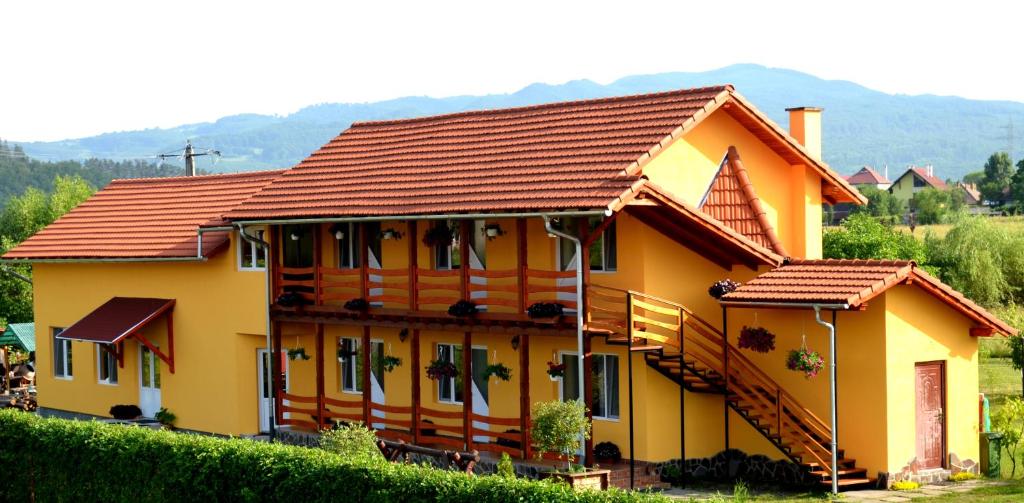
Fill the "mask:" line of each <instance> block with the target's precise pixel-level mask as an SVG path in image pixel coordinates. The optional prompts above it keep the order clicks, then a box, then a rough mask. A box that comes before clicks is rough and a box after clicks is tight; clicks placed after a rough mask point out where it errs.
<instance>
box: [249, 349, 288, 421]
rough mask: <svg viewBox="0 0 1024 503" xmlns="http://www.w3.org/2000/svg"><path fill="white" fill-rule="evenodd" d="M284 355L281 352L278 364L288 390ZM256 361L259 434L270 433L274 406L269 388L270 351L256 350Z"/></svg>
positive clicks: (272, 392) (286, 360)
mask: <svg viewBox="0 0 1024 503" xmlns="http://www.w3.org/2000/svg"><path fill="white" fill-rule="evenodd" d="M284 354H285V353H284V351H282V352H281V355H282V357H281V358H280V360H279V361H280V363H279V364H280V365H281V368H283V369H284V387H285V389H288V359H287V358H284ZM256 359H257V366H258V367H259V368H258V370H257V372H258V375H257V377H256V379H257V381H258V383H257V384H258V385H259V413H260V432H263V433H265V432H269V431H270V420H271V417H270V416H271V414H270V411H271V410H273V405H274V390H273V389H272V387H271V386H272V385H273V380H272V379H271V378H270V371H271V366H270V351H268V350H266V349H258V350H256Z"/></svg>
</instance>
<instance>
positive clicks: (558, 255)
mask: <svg viewBox="0 0 1024 503" xmlns="http://www.w3.org/2000/svg"><path fill="white" fill-rule="evenodd" d="M617 223H618V222H612V223H611V224H609V225H608V227H605V229H604V230H603V231H601V243H602V247H601V267H602V269H593V268H590V264H587V267H588V269H589V271H590V273H591V274H614V273H617V272H619V264H618V259H616V264H615V269H608V265H607V263H608V254H607V253H605V249H604V239H605V237H606V236H607V235H608V228H609V227H611V226H612V225H616V224H617ZM616 231H617V229H616ZM616 237H618V232H616ZM564 239H565V238H561V237H556V239H555V265H556V266H557V267H558V270H559V271H561V272H568V271H575V270H576V269H575V268H572V267H571V265H572V263H573V259H576V260H575V262H576V264H577V267H579V262H580V261H579V260H578V258H579V257H576V253H575V252H573V256H572V257H570V261H569V264H570V265H569V266H567V267H566V268H564V269H563V268H562V241H563V240H564ZM618 246H619V244H618V243H617V242H616V243H615V252H616V254H615V255H616V257H618Z"/></svg>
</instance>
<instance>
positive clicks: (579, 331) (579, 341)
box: [541, 215, 587, 464]
mask: <svg viewBox="0 0 1024 503" xmlns="http://www.w3.org/2000/svg"><path fill="white" fill-rule="evenodd" d="M541 218H543V219H544V229H545V230H547V231H548V235H549V236H558V237H560V238H563V239H568V240H569V241H572V242H573V245H575V246H576V350H577V354H578V355H579V362H578V363H577V365H576V368H577V370H578V371H579V376H578V377H579V381H578V382H579V397H578V399H579V401H580V403H583V387H584V385H583V383H584V382H586V381H585V380H584V375H583V267H584V264H583V263H582V262H583V243H582V242H580V239H579V238H577V237H575V236H572V235H570V234H566V233H564V232H562V231H560V230H558V229H555V228H554V227H552V226H551V216H550V215H541ZM583 405H584V407H586V405H587V404H585V403H583ZM584 415H586V414H585V413H584ZM580 437H581V438H584V437H586V434H585V432H584V431H581V432H580ZM581 441H582V440H581ZM583 461H584V462H585V461H587V460H586V459H584V460H583ZM581 464H582V463H581Z"/></svg>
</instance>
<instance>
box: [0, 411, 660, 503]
mask: <svg viewBox="0 0 1024 503" xmlns="http://www.w3.org/2000/svg"><path fill="white" fill-rule="evenodd" d="M0 446H3V447H2V448H0V464H2V465H3V466H7V467H16V469H11V470H8V471H7V473H6V474H5V477H4V483H3V484H0V501H32V500H34V501H83V500H88V501H108V502H115V503H117V502H133V503H134V502H139V503H149V502H153V503H163V502H171V501H228V502H234V501H281V502H295V501H301V502H303V503H313V502H319V501H339V500H342V499H344V500H345V501H447V502H461V501H465V502H475V503H486V502H491V501H493V502H505V501H578V502H630V501H664V499H663V498H660V497H658V496H652V495H645V494H635V493H634V494H630V493H625V492H622V491H608V492H589V491H582V492H575V491H573V490H572V489H571V488H569V487H568V486H565V485H556V484H551V483H546V482H538V481H529V480H525V479H510V478H502V477H473V476H468V475H465V474H463V473H459V472H454V471H444V470H436V469H431V468H424V467H420V466H415V465H406V464H397V463H366V462H364V461H359V460H353V459H349V458H348V457H346V456H340V455H337V454H332V453H330V452H327V451H326V450H323V449H309V448H303V447H293V446H286V445H280V444H270V443H263V442H255V441H250V440H242V439H223V438H215V437H210V436H205V435H195V434H181V433H173V432H169V431H159V430H152V429H149V428H142V427H137V426H123V425H110V424H103V423H99V422H95V421H88V422H87V421H72V420H64V419H42V418H39V417H38V416H35V415H31V414H25V413H23V412H20V411H15V410H11V409H8V410H2V411H0Z"/></svg>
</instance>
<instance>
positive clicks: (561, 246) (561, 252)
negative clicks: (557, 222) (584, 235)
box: [558, 217, 619, 272]
mask: <svg viewBox="0 0 1024 503" xmlns="http://www.w3.org/2000/svg"><path fill="white" fill-rule="evenodd" d="M577 221H578V220H576V219H575V218H563V219H562V226H561V228H562V229H563V230H565V231H566V232H568V233H570V234H573V235H576V234H577V233H578V227H577V225H578V224H577V223H576V222H577ZM588 223H589V224H590V230H591V231H593V230H594V229H597V227H598V225H600V224H601V218H600V217H592V218H590V219H589V221H588ZM615 224H616V223H615V222H612V223H611V224H610V225H608V227H606V228H605V229H604V232H602V233H601V236H600V237H599V238H597V239H596V240H594V242H593V243H592V244H591V245H590V270H591V271H606V272H614V271H615V270H616V269H618V263H619V257H618V250H617V247H616V231H615ZM558 265H559V267H560V268H561V270H563V271H571V270H575V269H576V243H573V242H572V241H570V240H568V239H559V240H558Z"/></svg>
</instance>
